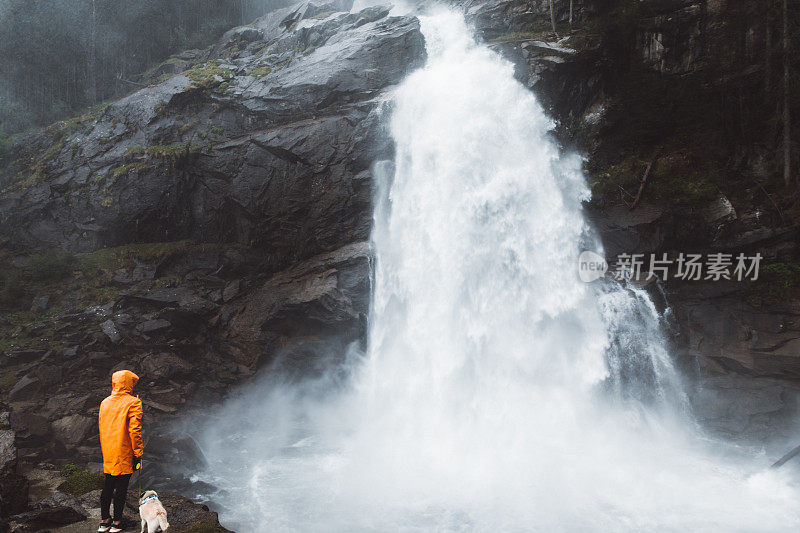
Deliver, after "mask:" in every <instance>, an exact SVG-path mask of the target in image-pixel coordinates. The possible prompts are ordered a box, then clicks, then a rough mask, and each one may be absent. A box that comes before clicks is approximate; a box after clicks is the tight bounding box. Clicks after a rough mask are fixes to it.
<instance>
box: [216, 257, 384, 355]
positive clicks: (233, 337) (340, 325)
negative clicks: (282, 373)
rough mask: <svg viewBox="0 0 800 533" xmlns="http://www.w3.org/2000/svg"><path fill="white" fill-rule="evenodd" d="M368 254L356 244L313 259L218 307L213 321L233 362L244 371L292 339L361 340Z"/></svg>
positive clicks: (363, 330)
mask: <svg viewBox="0 0 800 533" xmlns="http://www.w3.org/2000/svg"><path fill="white" fill-rule="evenodd" d="M370 253H371V252H370V248H369V244H368V243H366V242H362V243H354V244H352V245H349V246H345V247H343V248H341V249H339V250H336V251H335V252H331V253H329V254H325V255H321V256H317V257H315V258H312V259H310V260H308V261H305V262H302V263H298V264H297V265H295V266H293V267H292V268H290V269H287V270H285V271H283V272H280V273H278V274H276V275H275V276H273V277H272V278H270V279H269V280H267V281H266V282H264V283H263V285H261V287H259V288H256V289H254V290H253V291H251V292H249V293H248V294H247V296H246V297H245V298H243V299H240V300H237V301H236V302H235V303H232V304H228V305H226V306H224V307H223V309H222V310H221V311H220V314H219V315H218V320H219V321H220V322H223V323H224V324H225V326H226V331H227V334H226V338H227V341H228V343H229V346H230V351H231V354H232V356H233V358H234V360H235V361H236V362H238V363H240V364H243V365H245V366H247V367H253V366H258V365H259V364H263V363H264V362H267V361H272V360H273V358H274V357H275V355H276V354H277V353H278V351H279V350H280V349H281V347H282V346H285V343H286V341H287V340H288V339H290V338H292V337H300V338H303V339H305V340H306V341H310V340H313V339H318V340H324V341H325V342H327V343H333V344H334V345H336V344H340V343H342V342H344V343H345V344H346V343H347V342H352V341H354V340H358V339H361V338H363V336H364V333H365V327H366V314H367V309H368V305H369V296H368V295H369V272H370V270H369V260H368V259H369V256H370ZM331 351H333V352H335V351H336V350H331ZM339 353H340V354H341V355H344V350H341V351H339Z"/></svg>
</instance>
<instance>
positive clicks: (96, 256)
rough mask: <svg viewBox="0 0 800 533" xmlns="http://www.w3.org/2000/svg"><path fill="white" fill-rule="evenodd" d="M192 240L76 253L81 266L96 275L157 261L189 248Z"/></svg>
mask: <svg viewBox="0 0 800 533" xmlns="http://www.w3.org/2000/svg"><path fill="white" fill-rule="evenodd" d="M190 245H191V241H188V240H184V241H172V242H154V243H135V244H127V245H125V246H117V247H114V248H103V249H101V250H97V251H94V252H88V253H83V254H76V255H75V258H76V260H77V263H78V266H79V268H80V269H81V270H82V271H83V272H86V273H89V274H91V275H96V273H97V271H107V272H113V271H114V270H117V269H119V268H128V267H133V266H135V265H136V261H135V260H136V259H138V260H139V261H145V262H147V261H155V260H159V259H163V258H165V257H167V256H169V255H172V254H175V253H177V252H184V251H186V250H188V248H189V246H190Z"/></svg>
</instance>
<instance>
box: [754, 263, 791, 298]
mask: <svg viewBox="0 0 800 533" xmlns="http://www.w3.org/2000/svg"><path fill="white" fill-rule="evenodd" d="M798 290H800V265H798V264H796V263H771V264H768V265H763V266H761V269H760V271H759V275H758V279H757V280H755V281H749V282H748V287H747V302H748V303H749V304H750V305H752V306H754V307H758V308H761V307H763V306H765V305H770V304H774V303H778V302H781V301H785V300H786V299H787V298H788V297H789V296H790V295H792V294H794V293H796V292H797V291H798Z"/></svg>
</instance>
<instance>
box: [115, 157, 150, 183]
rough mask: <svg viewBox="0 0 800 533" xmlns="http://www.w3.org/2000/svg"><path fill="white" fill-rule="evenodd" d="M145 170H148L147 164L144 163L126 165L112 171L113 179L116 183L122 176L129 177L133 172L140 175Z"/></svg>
mask: <svg viewBox="0 0 800 533" xmlns="http://www.w3.org/2000/svg"><path fill="white" fill-rule="evenodd" d="M145 168H147V164H146V163H144V162H143V161H137V162H135V163H125V164H124V165H120V166H118V167H117V168H115V169H114V170H112V171H111V178H112V180H113V181H116V180H117V179H118V178H120V177H122V176H127V175H128V174H130V173H131V172H136V173H139V172H141V171H142V170H144V169H145Z"/></svg>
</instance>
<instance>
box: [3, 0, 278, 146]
mask: <svg viewBox="0 0 800 533" xmlns="http://www.w3.org/2000/svg"><path fill="white" fill-rule="evenodd" d="M289 3H291V2H290V0H150V1H147V2H112V1H110V0H2V3H0V57H2V58H3V68H2V72H0V136H2V135H3V134H5V135H9V134H13V133H18V132H21V131H24V130H26V129H29V128H33V127H36V126H40V125H44V124H48V123H50V122H53V121H55V120H58V119H63V118H66V117H69V116H72V115H74V114H75V113H77V112H79V111H80V110H82V109H85V108H87V107H91V106H94V105H97V104H100V103H102V102H105V101H108V100H111V99H115V98H118V97H120V96H123V95H125V94H128V93H131V92H134V91H136V90H138V89H140V88H141V87H143V86H146V83H142V80H141V79H140V77H141V75H142V74H143V73H144V72H145V71H147V70H148V69H149V68H151V67H153V66H154V65H157V64H158V63H159V62H161V61H163V60H165V59H166V58H168V57H169V56H170V55H172V54H175V53H177V52H180V51H182V50H187V49H194V48H205V47H207V46H209V45H211V44H212V43H213V42H214V41H215V40H216V39H217V38H219V37H220V36H221V35H222V34H223V33H224V32H225V31H226V30H228V29H230V28H232V27H235V26H240V25H245V24H248V23H250V22H252V21H253V20H254V19H256V18H258V17H260V16H263V15H264V14H266V13H267V12H269V11H271V10H273V9H276V8H279V7H283V6H286V5H288V4H289Z"/></svg>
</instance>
